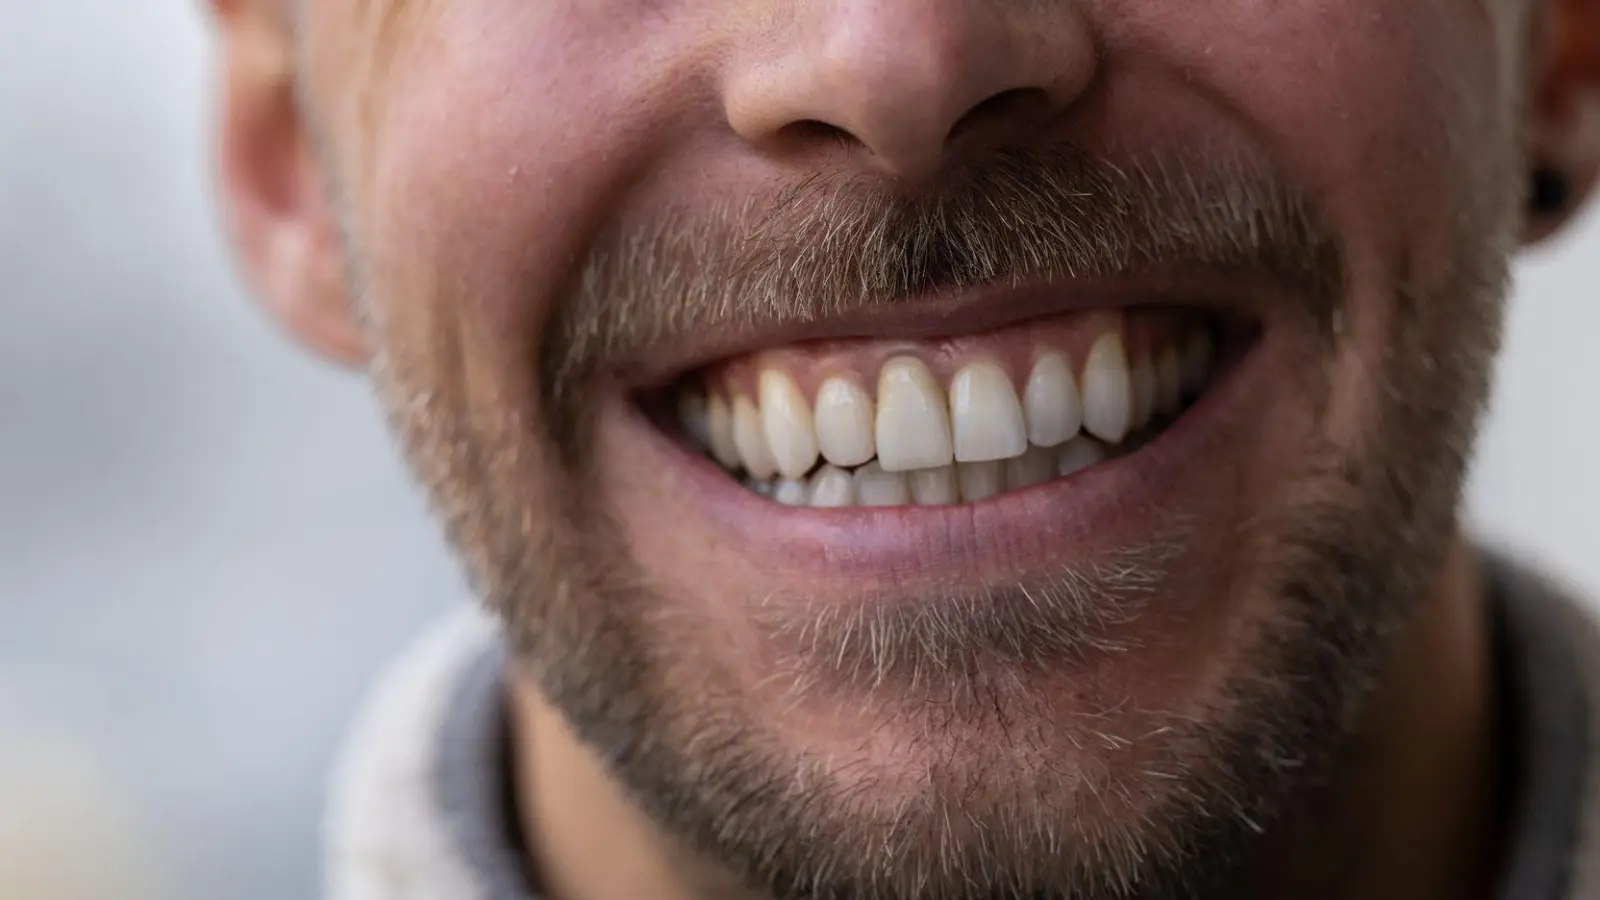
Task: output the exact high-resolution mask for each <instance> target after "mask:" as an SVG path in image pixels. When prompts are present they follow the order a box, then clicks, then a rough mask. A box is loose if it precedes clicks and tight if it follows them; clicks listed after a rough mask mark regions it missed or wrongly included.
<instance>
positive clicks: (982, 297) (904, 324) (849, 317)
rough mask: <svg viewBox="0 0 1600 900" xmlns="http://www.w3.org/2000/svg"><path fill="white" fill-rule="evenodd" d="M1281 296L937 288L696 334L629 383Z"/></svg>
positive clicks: (1242, 282) (1214, 285)
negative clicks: (790, 349) (850, 341)
mask: <svg viewBox="0 0 1600 900" xmlns="http://www.w3.org/2000/svg"><path fill="white" fill-rule="evenodd" d="M1282 291H1283V285H1282V284H1280V283H1277V282H1275V281H1273V280H1271V279H1269V278H1267V277H1266V276H1265V275H1264V274H1262V273H1260V272H1241V271H1236V270H1218V269H1214V268H1197V267H1192V266H1186V267H1183V268H1174V269H1169V270H1154V271H1150V272H1145V273H1140V274H1138V275H1127V276H1117V277H1114V278H1097V279H1081V280H1074V281H1067V282H1041V283H1031V284H1009V283H1000V284H989V285H983V286H980V287H976V288H970V289H965V290H942V291H934V292H930V293H927V294H924V295H919V296H915V297H908V298H904V299H901V300H897V301H894V302H885V303H876V304H871V305H866V306H862V307H858V308H856V309H853V310H850V311H848V312H845V313H841V314H839V315H836V316H830V317H828V318H826V319H817V320H813V321H804V322H792V323H784V324H781V325H776V326H772V327H765V328H750V329H728V330H724V331H717V332H710V333H706V334H703V335H697V336H695V337H694V338H693V339H692V340H691V341H689V342H676V343H675V344H674V345H673V346H672V347H671V348H670V349H665V350H664V352H663V353H661V354H660V355H658V356H653V357H651V358H648V359H640V360H637V361H635V362H634V363H633V364H632V365H629V366H626V367H625V368H626V371H625V373H624V380H625V381H626V382H628V383H630V384H632V385H633V386H635V387H637V388H641V389H652V388H659V387H662V386H665V385H666V384H669V383H671V382H673V381H675V380H676V379H678V378H680V377H682V376H683V375H685V374H687V373H689V372H692V371H695V370H698V369H701V368H704V367H706V366H709V365H711V364H713V363H715V362H718V361H720V360H724V359H729V358H732V357H736V356H741V355H744V354H747V353H753V352H756V351H758V350H764V349H768V348H772V347H780V346H785V345H789V344H797V343H803V342H805V341H815V340H829V339H832V340H838V339H845V338H876V339H881V340H907V341H911V340H931V339H936V338H940V337H948V336H952V335H960V334H981V333H983V332H985V331H993V330H996V329H999V328H1004V327H1006V326H1008V325H1012V324H1016V323H1018V322H1024V321H1027V320H1029V319H1036V318H1042V317H1045V316H1052V315H1061V314H1065V313H1070V312H1075V311H1088V310H1094V309H1115V308H1124V307H1133V306H1152V307H1154V306H1159V307H1175V308H1177V307H1181V308H1189V309H1203V310H1208V311H1210V312H1212V313H1213V314H1216V315H1222V316H1228V317H1236V318H1242V319H1252V318H1259V317H1261V316H1262V315H1264V313H1265V309H1266V308H1267V307H1266V304H1267V302H1268V301H1267V299H1266V298H1267V295H1269V294H1281V293H1282Z"/></svg>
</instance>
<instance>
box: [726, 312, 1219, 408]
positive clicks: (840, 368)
mask: <svg viewBox="0 0 1600 900" xmlns="http://www.w3.org/2000/svg"><path fill="white" fill-rule="evenodd" d="M1206 327H1207V325H1206V320H1205V319H1204V317H1203V316H1201V315H1199V314H1197V313H1194V312H1189V311H1184V312H1178V311H1169V310H1137V311H1126V312H1125V311H1121V310H1091V311H1087V312H1075V313H1069V314H1065V315H1060V316H1053V317H1050V318H1044V319H1036V320H1032V321H1029V322H1023V323H1020V324H1018V325H1013V326H1009V327H1007V328H1003V329H999V330H996V331H992V332H988V333H985V334H976V335H955V336H951V337H948V338H942V339H937V340H914V341H913V340H878V339H859V338H858V339H851V340H842V341H814V342H811V343H807V344H797V345H793V346H788V347H776V348H772V349H769V350H762V351H760V352H757V353H752V354H749V355H746V356H741V357H738V358H735V359H731V360H727V361H725V362H722V363H718V364H716V365H714V366H711V367H709V368H707V369H705V370H702V372H701V373H700V381H701V384H702V385H703V386H704V388H705V389H708V390H710V391H715V392H716V393H720V394H722V395H724V396H729V397H731V396H739V395H743V396H746V397H751V398H754V397H757V396H758V394H759V392H758V387H757V386H758V384H759V381H760V377H761V373H762V372H763V371H765V370H767V369H779V370H781V371H784V372H786V373H788V374H789V375H790V377H792V378H794V379H795V381H796V382H797V383H798V385H799V387H800V391H801V393H802V394H804V395H805V396H806V397H807V398H808V399H812V400H814V399H815V398H816V395H817V391H818V389H819V388H820V387H821V386H822V383H823V382H824V381H826V380H828V379H829V378H832V377H834V376H839V375H843V376H846V377H848V378H850V379H852V380H854V381H855V383H856V384H858V385H860V386H861V387H863V388H864V389H865V390H866V392H867V393H868V394H869V395H875V394H876V392H877V382H878V372H879V370H880V369H882V367H883V364H884V363H885V362H887V361H889V360H890V359H893V358H896V357H902V356H914V357H916V358H918V359H920V360H922V362H923V363H925V364H926V365H927V366H928V368H929V369H930V370H932V372H933V376H934V378H935V379H937V380H938V382H939V384H940V385H941V386H942V387H944V388H945V389H946V390H948V389H949V387H950V382H951V380H953V379H954V378H955V375H956V373H957V372H959V371H960V370H961V368H962V367H963V366H965V365H967V364H968V363H970V362H973V361H976V360H989V361H992V362H995V363H998V364H999V365H1000V366H1001V368H1003V369H1004V370H1005V371H1006V373H1007V374H1008V375H1009V376H1010V377H1011V380H1012V383H1013V384H1014V385H1016V386H1017V387H1018V390H1019V391H1020V390H1021V388H1022V386H1023V385H1025V384H1026V383H1027V379H1028V376H1029V374H1030V373H1031V371H1032V369H1033V363H1034V360H1036V359H1037V358H1038V357H1039V356H1041V355H1043V354H1045V353H1048V352H1051V351H1056V352H1062V353H1065V354H1066V355H1067V357H1068V358H1069V359H1070V360H1071V362H1072V369H1073V374H1074V376H1075V377H1077V378H1079V379H1080V382H1081V378H1082V375H1083V365H1084V361H1085V359H1086V358H1087V357H1088V354H1089V348H1090V346H1091V345H1093V344H1094V342H1095V340H1096V339H1098V338H1099V337H1100V336H1101V335H1104V334H1107V333H1110V332H1112V331H1119V332H1121V334H1122V340H1123V346H1124V348H1125V350H1126V352H1127V356H1128V362H1129V365H1130V366H1132V365H1135V364H1136V363H1137V362H1138V361H1139V360H1140V359H1153V358H1154V357H1155V355H1156V354H1157V353H1158V352H1159V351H1160V350H1161V349H1162V348H1164V347H1167V346H1172V347H1174V348H1175V349H1177V350H1179V351H1180V355H1181V351H1182V349H1183V342H1184V341H1185V340H1186V339H1187V338H1188V337H1189V336H1190V335H1192V334H1194V333H1195V332H1196V331H1197V330H1202V329H1205V328H1206Z"/></svg>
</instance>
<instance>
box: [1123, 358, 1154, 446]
mask: <svg viewBox="0 0 1600 900" xmlns="http://www.w3.org/2000/svg"><path fill="white" fill-rule="evenodd" d="M1128 376H1129V377H1130V378H1131V379H1133V415H1132V416H1131V417H1130V421H1129V423H1128V427H1129V428H1131V429H1132V430H1134V431H1138V430H1139V429H1140V428H1143V427H1144V426H1145V423H1146V422H1149V421H1150V416H1151V415H1152V414H1154V413H1155V411H1156V367H1155V366H1154V365H1152V364H1151V363H1150V357H1148V356H1140V357H1139V358H1138V359H1137V360H1135V361H1134V364H1133V369H1132V371H1130V372H1129V373H1128Z"/></svg>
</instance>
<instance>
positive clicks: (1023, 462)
mask: <svg viewBox="0 0 1600 900" xmlns="http://www.w3.org/2000/svg"><path fill="white" fill-rule="evenodd" d="M1055 476H1056V455H1055V453H1053V452H1052V451H1050V450H1049V449H1047V448H1045V447H1029V448H1028V452H1027V453H1024V454H1022V455H1021V456H1018V457H1015V458H1013V459H1008V460H1006V490H1008V491H1015V490H1020V489H1022V488H1025V487H1030V486H1032V485H1035V484H1040V483H1042V482H1046V481H1049V480H1050V479H1052V478H1054V477H1055Z"/></svg>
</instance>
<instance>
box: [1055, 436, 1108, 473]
mask: <svg viewBox="0 0 1600 900" xmlns="http://www.w3.org/2000/svg"><path fill="white" fill-rule="evenodd" d="M1105 459H1106V449H1105V448H1104V447H1102V446H1100V443H1099V442H1098V441H1095V440H1094V439H1093V438H1086V437H1080V438H1075V439H1073V440H1070V441H1067V442H1066V443H1065V444H1063V445H1061V447H1059V448H1058V449H1057V450H1056V474H1057V475H1071V474H1072V473H1074V472H1080V471H1082V470H1084V469H1087V468H1089V467H1090V466H1094V465H1099V464H1100V463H1102V462H1105Z"/></svg>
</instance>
